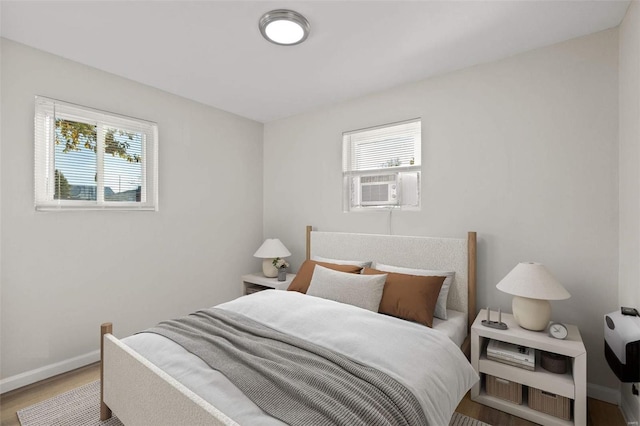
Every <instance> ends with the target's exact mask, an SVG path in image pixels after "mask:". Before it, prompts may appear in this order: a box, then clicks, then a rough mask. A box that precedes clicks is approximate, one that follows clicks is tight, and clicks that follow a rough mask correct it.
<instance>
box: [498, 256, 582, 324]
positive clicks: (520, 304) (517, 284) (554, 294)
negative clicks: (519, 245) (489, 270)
mask: <svg viewBox="0 0 640 426" xmlns="http://www.w3.org/2000/svg"><path fill="white" fill-rule="evenodd" d="M496 287H497V288H498V290H500V291H504V292H505V293H509V294H512V295H513V301H512V302H511V303H512V309H513V317H514V318H515V320H516V322H517V323H518V325H519V326H520V327H522V328H526V329H527V330H533V331H543V330H545V329H546V328H547V326H548V325H549V319H550V318H551V304H550V303H549V300H562V299H568V298H570V297H571V295H570V294H569V292H568V291H567V290H565V289H564V287H562V285H561V284H560V283H559V282H558V281H557V280H556V279H555V278H554V277H553V276H552V275H551V273H549V271H548V270H547V268H545V267H544V265H542V264H541V263H534V262H522V263H519V264H518V265H517V266H516V267H515V268H513V269H512V270H511V272H509V273H508V274H507V275H506V276H505V277H504V278H503V279H502V281H500V282H499V283H498V285H496Z"/></svg>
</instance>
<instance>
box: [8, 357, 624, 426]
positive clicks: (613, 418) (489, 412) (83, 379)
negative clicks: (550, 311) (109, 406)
mask: <svg viewBox="0 0 640 426" xmlns="http://www.w3.org/2000/svg"><path fill="white" fill-rule="evenodd" d="M99 378H100V366H99V364H98V363H95V364H91V365H88V366H86V367H82V368H80V369H78V370H75V371H71V372H69V373H65V374H61V375H59V376H56V377H52V378H50V379H47V380H44V381H42V382H39V383H34V384H33V385H29V386H25V387H24V388H21V389H16V390H14V391H11V392H7V393H5V394H2V395H0V412H1V421H2V423H0V425H1V426H19V425H20V422H19V421H18V416H17V415H16V411H18V410H21V409H22V408H25V407H28V406H30V405H33V404H36V403H37V402H40V401H44V400H45V399H49V398H51V397H53V396H56V395H58V394H60V393H63V392H66V391H68V390H71V389H73V388H77V387H79V386H82V385H85V384H87V383H90V382H93V381H95V380H98V379H99ZM456 411H458V412H459V413H462V414H464V415H467V416H469V417H473V418H474V419H478V420H481V421H483V422H485V423H489V424H490V425H493V426H531V425H535V423H531V422H529V421H527V420H523V419H521V418H519V417H515V416H512V415H510V414H507V413H504V412H502V411H498V410H495V409H493V408H490V407H485V406H484V405H481V404H478V403H476V402H473V401H471V399H470V398H469V394H467V395H466V396H465V397H464V398H463V400H462V401H461V402H460V404H459V405H458V408H457V409H456ZM587 411H588V415H587V418H588V426H626V423H625V421H624V418H623V417H622V414H621V412H620V409H619V408H618V406H616V405H613V404H608V403H606V402H602V401H598V400H596V399H591V398H589V399H588V402H587Z"/></svg>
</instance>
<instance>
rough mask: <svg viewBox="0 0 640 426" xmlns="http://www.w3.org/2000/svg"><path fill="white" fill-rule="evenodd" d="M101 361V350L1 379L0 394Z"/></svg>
mask: <svg viewBox="0 0 640 426" xmlns="http://www.w3.org/2000/svg"><path fill="white" fill-rule="evenodd" d="M96 361H100V351H99V350H96V351H93V352H89V353H88V354H84V355H80V356H77V357H74V358H70V359H66V360H64V361H60V362H56V363H55V364H50V365H45V366H44V367H40V368H36V369H35V370H31V371H25V372H24V373H20V374H16V375H15V376H11V377H7V378H5V379H2V380H0V394H2V393H5V392H9V391H12V390H14V389H18V388H21V387H23V386H27V385H30V384H32V383H36V382H39V381H40V380H44V379H48V378H49V377H53V376H57V375H58V374H62V373H66V372H67V371H71V370H75V369H76V368H80V367H84V366H85V365H89V364H92V363H94V362H96Z"/></svg>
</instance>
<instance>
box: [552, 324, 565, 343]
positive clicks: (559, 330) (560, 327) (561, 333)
mask: <svg viewBox="0 0 640 426" xmlns="http://www.w3.org/2000/svg"><path fill="white" fill-rule="evenodd" d="M568 335H569V330H567V326H566V325H564V324H561V323H559V322H552V323H551V325H550V326H549V336H551V337H553V338H556V339H560V340H564V339H566V338H567V336H568Z"/></svg>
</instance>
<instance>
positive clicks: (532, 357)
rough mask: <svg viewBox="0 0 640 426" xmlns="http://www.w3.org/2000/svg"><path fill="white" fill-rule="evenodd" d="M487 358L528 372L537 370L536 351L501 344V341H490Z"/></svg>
mask: <svg viewBox="0 0 640 426" xmlns="http://www.w3.org/2000/svg"><path fill="white" fill-rule="evenodd" d="M487 358H488V359H491V360H493V361H498V362H502V363H504V364H509V365H513V366H514V367H520V368H524V369H526V370H531V371H533V370H535V368H536V350H535V349H533V348H527V347H526V346H520V345H514V344H512V343H507V342H501V341H500V340H493V339H491V340H490V341H489V344H488V345H487Z"/></svg>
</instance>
